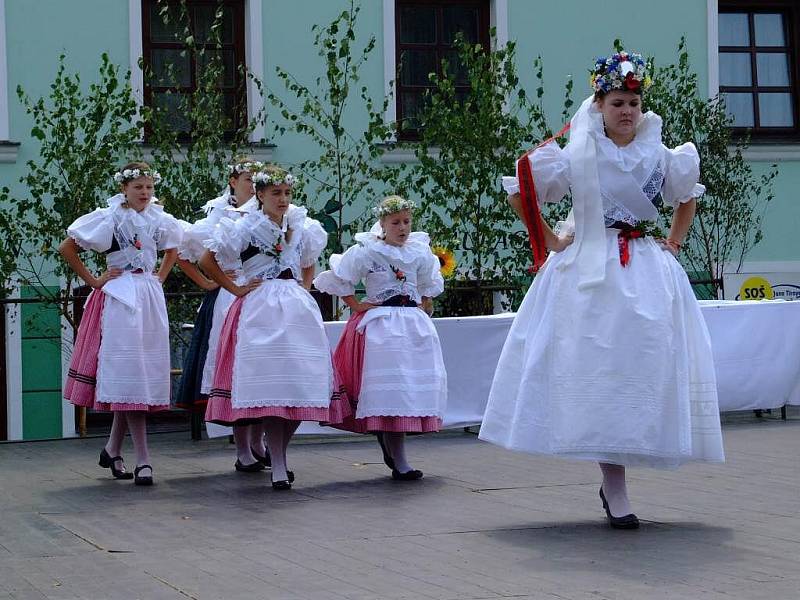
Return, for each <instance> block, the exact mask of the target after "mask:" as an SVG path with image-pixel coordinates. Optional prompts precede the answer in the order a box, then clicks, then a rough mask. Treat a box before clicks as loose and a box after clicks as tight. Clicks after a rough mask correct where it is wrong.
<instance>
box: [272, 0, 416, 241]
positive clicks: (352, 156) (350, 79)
mask: <svg viewBox="0 0 800 600" xmlns="http://www.w3.org/2000/svg"><path fill="white" fill-rule="evenodd" d="M360 10H361V9H360V6H359V5H358V4H357V3H356V2H355V1H354V0H351V1H350V7H349V9H348V10H344V11H342V12H341V13H340V14H339V15H338V16H337V17H336V18H335V19H334V20H333V21H331V22H330V23H329V24H328V25H325V26H319V25H314V26H313V27H312V32H313V33H314V46H315V47H316V48H317V52H318V55H319V57H320V58H321V59H322V61H323V70H324V73H323V74H321V75H319V76H318V77H316V79H314V80H313V83H310V84H307V83H302V82H301V81H300V79H299V78H298V77H297V76H295V75H294V74H292V73H290V72H288V71H287V70H285V69H283V68H281V67H276V73H277V76H278V78H279V80H280V82H281V83H282V84H283V87H284V88H285V91H286V92H288V94H289V96H290V98H291V99H289V98H283V97H281V96H279V95H278V94H277V93H276V92H275V91H269V93H268V94H267V99H268V101H269V102H270V104H272V105H273V106H274V107H275V108H276V109H277V110H278V112H279V114H280V116H281V117H282V119H283V120H282V122H279V123H276V125H275V131H276V133H277V134H278V135H284V134H286V133H287V132H291V133H295V134H299V135H302V136H304V137H306V138H308V139H309V140H310V141H311V142H313V144H314V146H315V147H318V148H319V149H320V154H319V155H318V156H315V157H312V158H309V159H307V160H303V161H301V162H299V163H298V164H297V165H294V167H296V168H297V169H298V171H299V172H300V174H301V175H302V177H301V179H304V180H305V181H304V182H303V183H304V186H303V187H301V188H300V189H299V190H298V191H297V192H296V195H297V197H298V199H299V200H300V201H301V202H304V203H305V204H306V205H307V206H308V207H309V209H310V212H311V216H313V217H314V218H316V219H318V220H320V222H321V223H322V225H323V226H324V227H325V229H326V231H327V232H328V234H329V243H328V251H330V252H340V251H341V250H342V248H343V242H344V240H345V239H346V236H348V235H352V234H354V233H356V232H357V230H358V229H359V228H360V227H362V226H363V225H364V223H365V218H366V216H365V213H364V212H363V207H365V206H370V205H371V204H374V202H375V200H376V198H378V197H379V196H381V195H384V194H385V193H387V191H392V192H397V191H402V190H398V186H400V185H401V182H400V174H401V173H402V171H403V166H401V165H397V166H389V165H384V164H381V163H380V160H379V159H380V157H381V155H382V154H384V152H386V151H387V150H389V149H391V148H392V147H393V143H392V136H393V134H394V132H395V125H394V123H386V122H385V121H384V115H385V113H386V109H387V107H388V106H389V103H390V102H391V101H392V100H391V95H389V96H386V97H382V98H381V99H380V100H374V99H373V98H372V96H371V95H370V92H369V90H368V88H367V87H366V86H365V85H360V75H359V74H360V72H361V71H362V70H363V68H364V66H365V64H366V63H367V61H368V60H369V58H370V56H371V54H372V52H373V50H374V49H375V36H370V37H369V39H368V40H367V42H366V43H365V44H364V46H363V47H361V48H356V47H355V41H356V28H357V22H358V14H359V12H360ZM359 101H360V103H359ZM355 109H359V110H363V121H365V122H366V126H365V127H364V128H363V130H359V131H356V130H354V128H352V127H346V126H345V122H344V121H345V118H346V117H350V118H353V117H355Z"/></svg>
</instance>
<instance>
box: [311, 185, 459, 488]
mask: <svg viewBox="0 0 800 600" xmlns="http://www.w3.org/2000/svg"><path fill="white" fill-rule="evenodd" d="M414 208H415V205H414V203H413V202H410V201H408V200H405V199H403V198H400V197H399V196H390V197H388V198H386V199H385V200H383V202H381V203H380V204H379V205H378V207H377V208H376V209H375V214H376V215H377V217H378V218H379V221H378V222H377V223H376V224H375V225H374V226H373V228H372V229H371V230H370V231H369V232H368V233H359V234H357V235H356V236H355V239H356V242H357V244H356V245H355V246H352V247H351V248H349V249H348V250H347V251H346V252H345V253H344V254H342V255H339V254H334V255H333V256H332V257H331V260H330V265H331V269H330V270H329V271H325V272H324V273H321V274H320V275H319V276H318V277H317V278H316V279H315V280H314V285H315V286H316V288H317V289H318V290H320V291H323V292H327V293H329V294H335V295H337V296H342V298H343V300H344V301H345V303H346V304H347V306H349V307H350V310H351V317H350V320H349V321H348V323H347V326H346V327H345V330H344V333H343V334H342V338H341V340H340V341H339V344H338V346H337V347H336V351H335V353H334V364H335V366H336V369H337V374H338V375H339V376H340V377H341V378H342V383H343V384H344V387H345V389H346V391H347V395H348V396H349V397H350V399H351V400H352V401H353V402H354V403H355V404H356V407H355V408H356V410H355V418H350V419H348V420H346V421H345V422H344V423H343V424H341V425H334V426H335V427H338V428H340V429H346V430H347V431H354V432H357V433H366V432H373V433H376V434H377V435H378V440H379V442H380V443H381V447H382V449H383V451H384V461H385V462H386V465H387V466H388V467H389V468H390V469H392V478H394V479H397V480H414V479H419V478H420V477H422V471H419V470H417V469H414V468H412V467H411V465H410V464H409V463H408V460H407V458H406V453H405V435H406V433H407V432H426V431H438V430H439V429H440V428H441V425H442V417H443V416H444V410H445V405H446V403H447V374H446V372H445V369H444V361H443V359H442V350H441V346H440V344H439V336H438V335H437V333H436V329H435V328H434V326H433V322H432V321H431V319H430V314H431V313H432V312H433V305H432V300H431V298H433V297H434V296H438V295H439V294H441V293H442V291H444V280H443V279H442V275H441V273H440V272H439V259H438V258H437V257H436V256H435V255H434V254H433V253H432V252H431V247H430V239H429V238H428V234H426V233H423V232H421V231H417V232H412V231H411V221H412V211H413V209H414ZM360 281H363V282H364V285H365V286H366V297H365V298H364V299H363V300H361V301H359V300H358V299H356V297H355V285H356V284H358V283H359V282H360Z"/></svg>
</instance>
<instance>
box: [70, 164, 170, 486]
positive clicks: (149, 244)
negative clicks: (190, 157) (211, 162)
mask: <svg viewBox="0 0 800 600" xmlns="http://www.w3.org/2000/svg"><path fill="white" fill-rule="evenodd" d="M114 179H115V180H116V181H117V183H119V184H120V186H121V193H119V194H117V195H116V196H113V197H112V198H109V199H108V206H107V207H106V208H98V209H97V210H95V211H94V212H91V213H89V214H87V215H84V216H82V217H80V218H78V219H77V220H76V221H75V222H74V223H73V224H72V225H70V226H69V228H68V229H67V235H68V237H67V238H66V239H65V240H64V241H63V242H62V243H61V246H60V247H59V251H60V252H61V254H62V256H64V258H65V260H66V261H67V263H68V264H69V266H70V267H71V268H72V269H73V270H74V271H75V273H77V274H78V276H79V277H80V278H81V279H83V280H84V281H85V282H86V283H87V284H89V285H90V286H92V287H93V288H94V290H93V291H92V293H91V294H90V295H89V298H88V300H87V303H86V308H85V310H84V314H83V319H82V320H81V324H80V327H79V328H78V336H77V339H76V343H75V349H74V351H73V354H72V359H71V361H70V368H69V374H68V376H67V384H66V387H65V390H64V397H65V398H66V399H67V400H69V401H70V402H72V403H73V404H75V405H77V406H84V407H87V408H93V409H96V410H111V411H113V412H114V421H113V424H112V426H111V435H110V436H109V438H108V442H107V443H106V446H105V448H103V451H102V452H101V453H100V466H102V467H107V468H109V469H111V473H112V474H113V475H114V477H115V478H117V479H132V478H133V479H134V480H135V483H136V484H137V485H152V483H153V468H152V467H151V466H150V456H149V453H148V449H147V429H146V421H145V418H146V416H147V413H148V412H149V411H157V410H164V409H167V408H169V395H170V373H169V372H170V354H169V327H168V322H167V307H166V303H165V302H164V292H163V290H162V287H161V286H162V284H163V283H164V281H165V280H166V278H167V276H168V275H169V272H170V270H171V269H172V266H173V265H174V264H175V259H176V258H177V253H178V251H177V248H178V246H179V244H180V243H181V236H182V228H181V225H180V223H179V222H178V221H177V220H176V219H175V218H173V217H172V216H171V215H169V214H167V213H166V212H164V210H163V209H162V207H161V206H159V205H158V204H157V203H156V199H155V198H154V197H153V186H154V185H155V184H157V183H158V182H159V180H160V176H159V175H158V173H156V172H155V171H153V170H151V169H150V167H149V166H148V165H147V164H146V163H140V162H136V163H129V164H127V165H126V166H125V167H123V168H122V170H121V171H120V172H118V173H116V174H115V175H114ZM81 250H94V251H96V252H101V253H104V254H105V255H106V265H107V267H108V269H107V270H106V271H105V272H104V273H102V274H101V275H99V276H95V275H94V274H93V273H92V272H90V271H89V269H88V268H87V267H86V265H85V264H84V263H83V261H82V260H81V258H80V252H81ZM162 250H163V251H164V257H163V259H162V261H161V266H160V267H159V269H158V271H157V272H156V273H154V272H153V270H154V269H155V267H156V261H157V254H158V252H159V251H162ZM126 432H130V434H131V438H132V439H133V446H134V449H135V450H136V469H135V470H134V474H133V475H132V474H131V473H129V472H127V471H126V470H125V464H124V462H123V460H122V457H121V456H120V451H121V449H122V442H123V439H124V438H125V433H126Z"/></svg>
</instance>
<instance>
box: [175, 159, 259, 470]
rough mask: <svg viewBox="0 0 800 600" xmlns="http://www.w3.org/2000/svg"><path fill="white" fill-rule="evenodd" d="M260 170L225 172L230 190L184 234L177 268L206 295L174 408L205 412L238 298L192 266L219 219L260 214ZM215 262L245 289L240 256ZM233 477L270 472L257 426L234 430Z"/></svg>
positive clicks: (255, 166) (250, 166) (243, 163)
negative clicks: (222, 334)
mask: <svg viewBox="0 0 800 600" xmlns="http://www.w3.org/2000/svg"><path fill="white" fill-rule="evenodd" d="M262 167H263V165H262V164H261V163H259V162H256V161H253V160H250V159H248V158H240V159H239V160H237V161H236V162H235V163H234V164H232V165H230V167H229V177H228V187H227V189H226V190H225V192H224V193H223V194H222V195H221V196H219V197H218V198H214V199H213V200H209V201H208V202H207V203H206V204H205V206H204V207H203V211H204V212H205V213H206V216H205V217H204V218H202V219H200V220H198V221H197V222H195V223H194V224H193V225H190V226H188V227H187V228H186V230H185V231H184V236H183V243H182V244H181V248H180V251H179V254H178V266H179V267H180V268H181V269H182V270H183V271H184V272H185V273H186V274H187V275H188V276H189V278H190V279H191V280H192V281H194V282H195V283H196V284H197V285H198V286H200V287H201V288H203V289H204V290H207V291H208V293H207V294H206V295H205V297H204V298H203V302H202V304H201V305H200V310H199V311H198V313H197V318H196V319H195V323H194V330H193V332H192V341H191V343H190V345H189V351H188V353H187V355H186V359H185V360H184V368H183V377H182V378H181V387H180V390H179V392H178V401H177V405H178V406H179V407H181V408H185V409H187V410H202V411H204V412H205V409H206V403H207V400H208V394H209V392H210V391H211V383H212V380H213V377H214V367H215V364H216V354H217V345H218V343H219V335H220V332H221V331H222V324H223V322H224V321H225V315H226V314H227V312H228V309H229V308H230V306H231V304H233V301H234V300H235V299H236V297H235V296H234V295H233V294H231V293H230V292H229V291H228V290H225V289H220V287H219V284H218V283H217V282H215V281H213V280H210V279H208V278H207V277H206V276H205V275H204V274H203V273H202V272H201V271H200V269H198V268H197V266H196V265H195V263H196V262H197V261H198V260H200V257H201V256H202V255H203V253H204V252H205V250H206V249H205V247H204V246H203V244H204V243H205V242H206V241H207V240H209V239H211V238H212V237H213V235H214V230H215V229H216V227H217V224H218V223H219V222H220V221H221V220H222V219H223V217H226V218H229V219H232V220H237V219H239V218H241V217H244V216H245V215H246V214H248V213H250V212H252V211H253V210H258V202H257V201H256V199H255V197H254V195H253V194H254V191H255V190H254V188H253V177H252V175H253V173H254V172H257V171H259V170H260V169H261V168H262ZM217 262H218V263H219V265H220V267H221V268H222V269H223V271H225V273H226V274H227V276H228V277H230V278H231V279H233V280H235V281H238V282H239V283H243V281H240V280H241V277H242V275H243V273H242V261H241V259H240V257H239V255H238V254H233V255H229V256H226V255H224V254H220V255H218V256H217ZM233 438H234V441H235V442H236V464H235V465H234V467H235V468H236V470H237V471H241V472H246V473H255V472H258V471H263V470H264V469H265V468H266V467H267V466H269V464H270V461H269V452H268V451H267V450H266V446H265V443H264V428H263V426H262V424H261V423H254V424H251V425H235V426H234V428H233Z"/></svg>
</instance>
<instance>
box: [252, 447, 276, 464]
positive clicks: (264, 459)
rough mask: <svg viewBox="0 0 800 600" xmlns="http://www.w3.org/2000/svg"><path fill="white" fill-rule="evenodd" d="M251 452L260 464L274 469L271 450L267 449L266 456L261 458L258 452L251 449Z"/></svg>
mask: <svg viewBox="0 0 800 600" xmlns="http://www.w3.org/2000/svg"><path fill="white" fill-rule="evenodd" d="M250 452H252V453H253V456H255V457H256V460H257V461H258V462H260V463H261V464H262V465H264V466H265V467H267V468H271V467H272V457H271V456H270V455H269V448H265V452H264V456H261V455H260V454H259V453H258V452H256V451H255V450H253V449H252V448H250Z"/></svg>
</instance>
